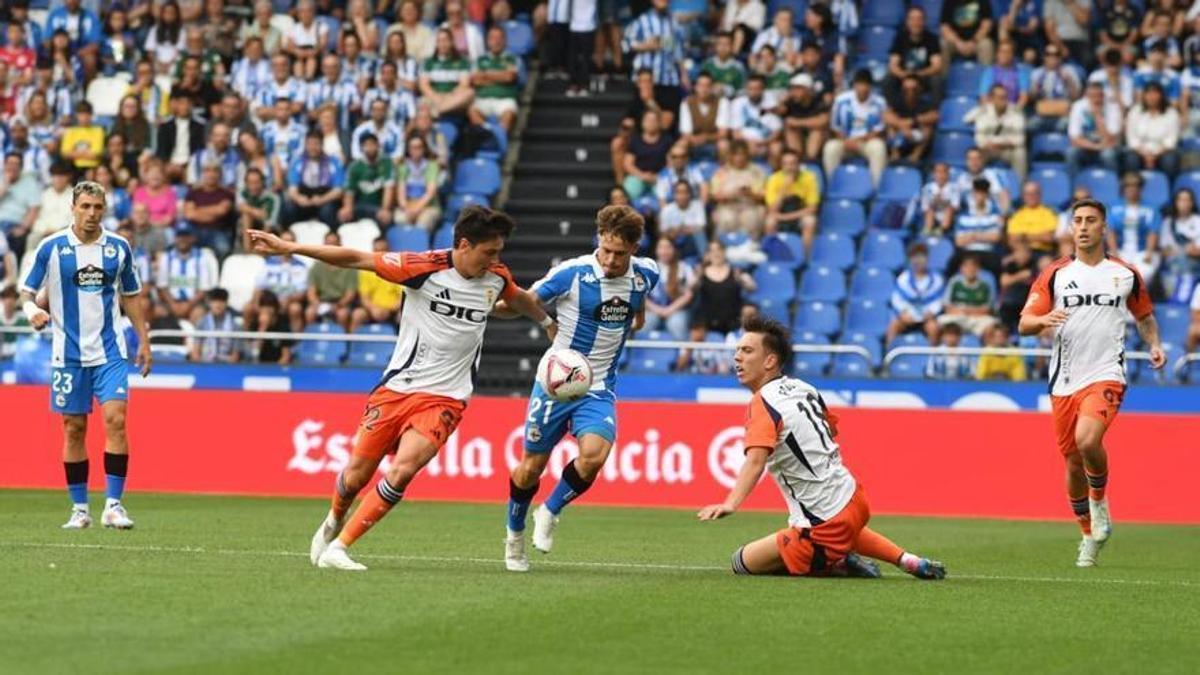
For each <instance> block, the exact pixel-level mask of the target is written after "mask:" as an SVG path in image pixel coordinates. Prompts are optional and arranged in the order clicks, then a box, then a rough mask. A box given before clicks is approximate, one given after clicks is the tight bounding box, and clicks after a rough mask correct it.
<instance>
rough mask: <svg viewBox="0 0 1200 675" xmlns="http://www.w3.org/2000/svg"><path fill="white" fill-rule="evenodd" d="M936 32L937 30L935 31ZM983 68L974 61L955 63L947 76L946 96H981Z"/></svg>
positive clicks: (951, 65)
mask: <svg viewBox="0 0 1200 675" xmlns="http://www.w3.org/2000/svg"><path fill="white" fill-rule="evenodd" d="M934 30H935V31H936V30H937V29H934ZM982 78H983V67H982V66H980V65H979V64H978V63H975V62H974V61H955V62H954V63H952V64H950V73H949V75H947V76H946V96H972V97H974V96H979V80H980V79H982Z"/></svg>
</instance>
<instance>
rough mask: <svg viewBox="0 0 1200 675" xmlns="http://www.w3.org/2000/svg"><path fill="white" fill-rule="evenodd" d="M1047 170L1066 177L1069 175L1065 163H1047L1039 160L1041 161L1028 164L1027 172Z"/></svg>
mask: <svg viewBox="0 0 1200 675" xmlns="http://www.w3.org/2000/svg"><path fill="white" fill-rule="evenodd" d="M1047 169H1048V170H1050V171H1061V172H1063V173H1065V174H1068V175H1070V173H1071V172H1070V171H1069V170H1068V168H1067V163H1066V162H1048V161H1046V160H1041V161H1037V162H1030V163H1029V171H1030V172H1034V171H1044V170H1047Z"/></svg>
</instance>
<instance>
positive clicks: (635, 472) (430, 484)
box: [0, 385, 1200, 527]
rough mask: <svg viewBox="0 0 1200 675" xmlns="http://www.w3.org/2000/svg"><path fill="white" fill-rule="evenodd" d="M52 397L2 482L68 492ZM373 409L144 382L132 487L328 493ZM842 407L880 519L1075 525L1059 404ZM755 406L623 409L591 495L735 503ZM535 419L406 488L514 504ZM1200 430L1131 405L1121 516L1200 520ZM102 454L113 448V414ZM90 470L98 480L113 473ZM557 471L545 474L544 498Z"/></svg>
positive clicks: (504, 405)
mask: <svg viewBox="0 0 1200 675" xmlns="http://www.w3.org/2000/svg"><path fill="white" fill-rule="evenodd" d="M48 396H49V393H48V391H47V390H46V388H44V387H35V386H24V385H17V386H2V387H0V409H3V410H4V411H5V419H6V420H20V423H19V424H11V425H6V427H7V428H6V430H5V442H4V443H3V444H2V445H0V486H3V487H10V488H45V489H61V487H62V486H61V483H62V464H61V457H60V454H59V453H60V447H61V445H60V443H61V440H60V439H61V431H60V423H59V421H58V419H57V418H56V417H54V416H53V415H51V414H50V412H49V405H48V404H49V400H48ZM363 402H364V396H363V395H362V394H317V393H295V392H289V393H266V392H240V391H199V390H198V391H172V390H163V389H138V390H136V391H134V392H133V393H132V400H131V405H130V413H129V429H130V436H131V444H132V448H133V451H132V452H133V457H132V462H131V471H130V487H131V488H132V489H133V490H134V491H135V492H136V491H139V490H140V491H155V492H181V493H226V494H248V495H261V496H307V497H326V496H328V495H329V492H330V490H331V489H332V485H333V481H334V478H335V476H336V474H337V472H338V471H340V470H341V469H342V467H344V466H345V464H346V462H347V461H348V459H349V456H350V451H351V448H352V445H353V437H354V433H355V428H356V425H357V422H358V419H359V417H360V416H361V415H362V411H363ZM835 412H836V413H837V415H838V416H839V418H840V420H839V422H838V429H839V431H840V435H839V436H838V440H839V442H840V443H841V445H842V451H843V457H844V458H845V461H846V463H847V465H848V466H849V467H850V468H851V470H853V471H854V473H855V475H857V476H858V477H859V479H860V480H861V481H862V483H863V485H864V486H865V488H866V490H867V494H868V495H869V498H870V500H871V503H872V505H873V508H874V510H875V512H876V513H888V514H913V515H934V516H987V517H998V518H1036V519H1062V520H1069V517H1070V513H1069V509H1068V507H1067V503H1066V499H1065V496H1064V494H1063V490H1062V475H1063V473H1062V472H1063V468H1062V460H1061V458H1060V457H1059V456H1058V452H1057V450H1056V449H1055V447H1054V435H1053V428H1052V424H1051V420H1050V418H1049V416H1047V415H1045V414H1038V413H1026V412H1013V413H986V412H963V411H949V410H884V409H868V408H838V409H836V411H835ZM745 414H746V412H745V407H744V406H741V405H725V404H699V403H653V402H640V401H623V402H621V403H620V404H619V405H618V419H619V423H620V436H619V438H618V440H617V443H616V446H615V447H614V449H613V453H612V456H611V457H610V458H609V461H608V463H607V464H606V466H605V468H604V470H603V472H602V474H601V477H600V479H599V483H598V485H597V486H596V487H595V488H594V489H593V490H592V491H591V492H589V493H588V495H587V497H586V498H585V499H586V501H587V502H588V503H592V504H608V505H633V506H661V507H678V508H683V509H691V508H695V507H698V506H700V505H702V504H705V503H710V502H713V501H718V500H720V499H722V498H723V497H724V495H725V494H726V492H727V490H728V489H729V486H731V485H732V483H733V480H734V477H735V476H736V474H737V471H738V468H739V467H740V464H741V461H742V438H743V428H742V424H743V422H744V420H745ZM525 417H526V407H525V402H524V401H523V400H521V399H514V398H488V397H477V398H475V399H473V400H472V401H471V404H470V407H469V408H468V410H467V414H466V416H465V419H464V420H463V423H462V425H461V426H460V427H459V428H458V431H457V432H456V433H455V434H454V435H453V436H452V437H451V439H450V441H449V442H448V443H447V445H446V447H445V448H443V450H442V452H441V453H440V455H439V456H438V457H437V458H436V459H435V460H434V461H433V462H432V463H431V464H430V465H429V467H428V468H427V470H426V471H425V472H424V473H423V474H422V475H421V476H419V477H418V478H417V479H416V480H415V481H414V483H413V485H412V486H411V487H410V489H409V490H408V494H409V496H410V497H411V498H412V499H417V500H454V501H481V502H494V503H497V504H499V503H501V502H503V501H504V500H505V499H507V495H508V471H509V468H510V467H512V466H513V465H514V464H515V463H516V462H517V461H518V459H519V457H520V455H521V448H522V442H523V438H524V424H525ZM1197 439H1200V416H1188V415H1155V414H1140V413H1123V414H1122V415H1121V416H1120V417H1119V418H1118V420H1117V422H1116V423H1115V424H1114V426H1113V428H1112V430H1111V433H1110V434H1109V436H1108V438H1107V439H1106V441H1107V445H1108V447H1109V448H1110V452H1111V459H1110V463H1111V465H1112V469H1111V473H1112V482H1111V483H1110V488H1109V492H1110V494H1111V495H1112V502H1113V514H1114V517H1115V518H1116V519H1117V520H1118V521H1121V520H1126V521H1146V522H1162V523H1200V502H1197V501H1196V500H1188V499H1177V498H1173V497H1172V498H1164V495H1167V496H1171V495H1174V496H1177V495H1184V494H1189V493H1190V489H1191V483H1192V476H1194V475H1195V474H1196V473H1197V471H1200V454H1197V453H1196V452H1195V450H1196V442H1197ZM89 447H90V448H91V449H92V450H93V451H98V449H99V448H101V447H103V429H102V424H101V423H100V419H99V417H98V416H93V418H92V424H91V426H90V429H89ZM575 452H576V446H575V444H574V442H573V441H571V440H569V439H568V440H565V441H564V442H562V443H561V444H559V446H558V447H557V448H556V449H555V450H554V453H553V455H552V458H551V462H550V469H549V473H551V474H552V475H555V476H556V475H557V474H558V473H559V472H560V471H561V469H562V467H563V465H564V464H565V463H566V462H567V461H568V460H569V458H570V457H571V456H572V455H573V454H574V453H575ZM385 468H386V467H385ZM92 473H93V480H94V481H95V482H96V485H97V486H99V485H100V483H101V481H102V480H103V476H102V475H100V474H101V473H102V472H99V471H93V472H92ZM551 480H552V478H551V477H544V478H543V486H542V495H543V496H544V495H546V494H548V492H549V489H550V488H549V486H548V484H549V483H550V481H551ZM767 482H769V481H767ZM747 507H748V508H754V509H769V510H779V509H781V508H782V501H781V499H780V497H779V495H778V493H777V491H776V489H775V488H774V486H769V485H762V486H760V487H759V489H758V490H756V491H755V493H754V495H753V496H752V497H751V499H750V500H749V502H748V503H747ZM681 517H685V516H683V515H681ZM499 522H500V514H499V510H498V512H497V523H499ZM497 527H499V525H497Z"/></svg>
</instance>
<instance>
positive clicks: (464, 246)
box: [249, 207, 554, 570]
mask: <svg viewBox="0 0 1200 675" xmlns="http://www.w3.org/2000/svg"><path fill="white" fill-rule="evenodd" d="M514 227H515V224H514V223H513V221H512V219H511V218H509V217H508V216H506V215H505V214H503V213H500V212H498V211H493V210H491V209H487V208H482V207H470V208H467V209H464V210H463V212H462V213H461V214H460V215H459V218H458V222H457V223H455V224H454V248H452V249H448V250H440V251H428V252H425V253H365V252H361V251H357V250H355V249H350V248H343V247H341V246H308V245H301V244H297V243H295V242H288V241H284V240H282V239H280V238H279V237H276V236H274V235H271V234H267V233H265V232H262V231H259V230H253V231H251V232H250V233H249V234H250V239H251V242H252V244H253V248H254V252H255V253H259V254H262V255H277V254H282V253H291V254H294V255H303V256H308V257H310V258H315V259H317V260H320V261H323V262H325V263H328V264H330V265H335V266H338V267H348V268H353V269H360V270H369V271H373V272H375V274H377V275H379V276H380V277H381V278H383V279H386V280H387V281H391V282H393V283H397V284H403V285H404V286H405V289H406V290H405V293H404V310H403V311H404V315H403V319H402V320H401V322H400V333H399V335H398V336H397V338H396V350H395V352H394V353H393V354H392V361H391V363H389V364H388V368H387V371H386V372H385V373H384V375H383V379H382V380H381V381H380V382H379V384H378V385H376V387H375V389H373V390H372V391H371V395H370V397H369V398H368V399H367V409H366V411H365V412H364V413H363V417H362V420H361V421H360V423H359V428H358V434H357V435H356V436H355V441H354V450H353V452H352V454H351V457H350V463H349V464H348V465H347V466H346V468H345V469H343V470H342V472H341V473H340V474H338V477H337V484H336V490H335V492H334V495H333V502H332V507H331V508H330V511H329V514H328V515H327V516H326V517H325V520H324V521H322V523H321V525H320V527H318V528H317V532H316V534H314V535H313V539H312V547H311V549H310V556H311V559H312V562H313V564H314V565H317V566H318V567H330V568H334V569H341V570H365V569H366V566H365V565H362V564H360V563H357V562H355V561H354V560H352V559H351V558H350V556H349V555H347V553H346V549H347V547H349V546H350V545H351V544H353V543H354V542H355V541H356V540H358V538H359V537H361V536H362V535H364V534H366V532H367V530H369V529H371V527H372V526H374V525H375V524H376V523H378V522H379V521H380V520H381V519H382V518H383V517H384V516H386V515H387V513H388V511H390V510H391V509H392V507H393V506H395V505H396V504H397V503H398V502H399V501H400V499H401V498H402V497H403V496H404V489H405V488H406V487H407V486H408V483H409V481H411V480H412V479H413V476H415V475H416V474H417V472H419V471H420V470H421V469H422V468H423V467H424V466H425V465H426V464H428V463H429V461H430V460H431V459H433V457H434V456H435V455H436V454H437V452H438V450H439V449H440V448H441V447H442V445H443V444H444V443H445V442H446V440H447V439H448V438H449V437H450V434H452V433H454V429H455V427H457V426H458V423H459V421H460V420H461V419H462V414H463V411H464V410H465V409H466V407H467V399H468V398H469V397H470V395H471V391H472V389H473V379H474V378H473V375H474V372H475V369H476V368H478V366H479V354H480V347H481V344H482V342H483V333H484V329H485V328H486V327H487V320H488V315H489V314H491V312H492V307H493V306H494V305H495V304H496V302H497V301H498V300H500V299H503V300H504V301H505V302H506V303H507V304H508V306H509V307H511V308H513V309H514V310H516V311H517V312H518V313H520V314H522V315H524V316H527V317H529V318H531V319H533V320H534V321H537V322H539V323H540V324H541V325H542V326H543V327H544V328H546V329H548V330H549V331H550V334H551V335H552V336H553V334H554V331H553V329H552V327H553V326H554V322H553V320H551V319H550V318H549V317H548V316H547V315H546V312H545V311H544V310H542V308H541V306H540V305H539V304H538V302H537V300H536V299H535V298H534V297H533V295H532V294H530V293H529V292H528V291H525V290H523V289H521V288H520V287H519V286H517V285H516V283H515V282H514V281H513V279H512V276H511V275H510V274H509V271H508V268H507V267H505V266H504V265H503V264H501V263H500V251H501V250H503V249H504V243H505V241H506V240H507V239H508V237H509V235H510V234H512V231H513V228H514ZM391 453H395V457H394V458H393V460H392V462H391V466H390V467H389V468H388V472H387V475H386V476H384V477H383V478H382V479H381V480H380V481H379V483H378V484H377V485H376V489H375V490H373V491H371V492H370V493H369V494H367V496H366V497H365V498H364V499H363V501H362V503H361V504H359V506H358V509H357V510H356V511H355V512H354V515H353V516H351V517H350V519H349V521H348V522H347V520H346V513H347V512H348V511H349V509H350V505H351V504H352V503H353V502H354V498H355V496H356V495H358V492H359V490H361V489H362V488H363V487H364V486H366V484H367V483H368V482H369V481H370V479H371V477H372V476H373V475H374V473H375V471H376V469H377V468H378V467H379V463H380V462H381V461H382V460H383V458H384V456H385V455H388V454H391ZM343 525H345V526H346V527H345V530H343V529H342V528H343ZM335 537H336V539H335Z"/></svg>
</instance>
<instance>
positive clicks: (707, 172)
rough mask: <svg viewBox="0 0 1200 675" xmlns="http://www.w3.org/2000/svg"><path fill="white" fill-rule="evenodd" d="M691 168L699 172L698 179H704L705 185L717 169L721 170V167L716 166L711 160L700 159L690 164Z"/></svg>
mask: <svg viewBox="0 0 1200 675" xmlns="http://www.w3.org/2000/svg"><path fill="white" fill-rule="evenodd" d="M691 168H693V169H696V170H697V171H699V172H700V177H701V178H703V179H704V182H705V183H707V182H708V181H710V180H712V177H713V175H714V174H715V173H717V169H719V168H721V165H720V164H717V163H716V162H714V161H713V160H711V159H702V160H699V161H696V162H692V164H691Z"/></svg>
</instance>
